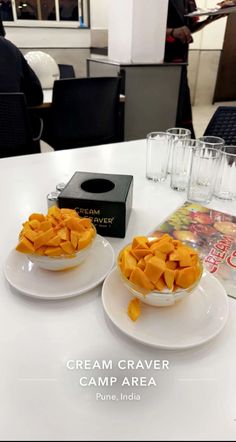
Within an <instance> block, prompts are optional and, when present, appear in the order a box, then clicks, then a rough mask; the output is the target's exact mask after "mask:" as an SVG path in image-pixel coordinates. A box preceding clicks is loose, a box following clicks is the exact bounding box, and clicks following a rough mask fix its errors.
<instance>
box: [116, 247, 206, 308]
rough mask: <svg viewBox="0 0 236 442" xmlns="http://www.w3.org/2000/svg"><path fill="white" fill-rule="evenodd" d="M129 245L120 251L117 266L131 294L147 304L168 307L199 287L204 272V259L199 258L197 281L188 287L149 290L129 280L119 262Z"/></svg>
mask: <svg viewBox="0 0 236 442" xmlns="http://www.w3.org/2000/svg"><path fill="white" fill-rule="evenodd" d="M126 248H127V246H125V247H124V248H123V249H122V250H121V252H120V253H119V256H118V259H117V268H118V271H119V274H120V277H121V280H122V282H123V284H124V285H125V287H126V288H127V289H128V291H129V293H130V295H132V296H135V297H136V298H139V299H140V300H141V301H142V302H144V303H145V304H149V305H152V306H155V307H166V306H170V305H173V304H175V303H176V302H178V301H180V300H181V299H183V298H185V297H186V296H188V295H190V293H192V292H193V290H194V289H195V288H196V287H197V285H198V284H199V282H200V280H201V277H202V273H203V265H202V261H201V259H200V258H199V275H198V278H197V279H196V281H195V282H194V283H193V284H192V285H191V286H189V287H188V288H185V289H184V288H179V289H177V290H175V291H171V290H169V289H165V290H162V291H158V290H153V291H151V292H150V291H148V290H146V289H144V288H142V287H139V286H137V285H135V284H133V283H132V282H131V281H129V279H128V278H126V277H125V276H124V274H123V273H122V271H121V268H120V265H119V262H120V256H121V254H122V252H123V251H124V249H126Z"/></svg>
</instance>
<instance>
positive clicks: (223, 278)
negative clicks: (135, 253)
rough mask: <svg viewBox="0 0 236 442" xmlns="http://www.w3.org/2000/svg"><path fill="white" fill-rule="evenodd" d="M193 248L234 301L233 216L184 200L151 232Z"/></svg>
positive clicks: (235, 244)
mask: <svg viewBox="0 0 236 442" xmlns="http://www.w3.org/2000/svg"><path fill="white" fill-rule="evenodd" d="M163 232H165V233H169V234H170V235H171V236H173V237H174V238H175V239H179V240H181V241H183V242H184V243H187V244H188V245H190V246H191V247H193V248H196V249H197V250H198V252H199V255H200V257H201V258H202V260H203V263H204V267H205V268H206V270H208V271H209V272H210V273H212V274H214V276H216V277H217V278H218V279H219V280H220V282H221V283H222V284H223V285H224V287H225V289H226V291H227V294H228V295H229V296H232V297H233V298H236V216H233V215H229V214H228V213H223V212H219V211H216V210H212V209H209V208H208V207H204V206H201V205H199V204H196V203H191V202H189V201H186V202H185V203H184V204H183V206H181V207H180V208H179V209H177V210H176V211H175V212H173V213H172V214H171V215H170V216H169V217H168V218H167V219H166V220H165V221H164V222H163V223H162V224H161V225H159V226H158V227H157V228H156V229H155V230H154V231H153V232H151V235H152V236H157V237H158V236H160V235H161V234H163Z"/></svg>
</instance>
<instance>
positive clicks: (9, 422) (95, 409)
mask: <svg viewBox="0 0 236 442" xmlns="http://www.w3.org/2000/svg"><path fill="white" fill-rule="evenodd" d="M77 170H79V171H90V172H101V173H116V174H132V175H134V199H133V210H132V213H131V218H130V221H129V225H128V229H127V233H126V237H125V239H118V238H108V239H109V241H110V243H111V244H112V246H113V247H114V250H115V253H117V252H118V250H120V248H121V247H122V246H123V245H124V244H126V243H127V242H129V240H130V239H131V238H132V237H133V236H134V235H140V234H141V235H142V234H146V233H147V232H149V231H150V230H152V229H153V228H154V227H155V226H156V225H157V224H158V223H160V222H161V221H162V220H163V219H164V218H165V217H167V216H168V215H169V214H170V213H171V212H172V211H173V210H174V209H175V208H177V207H178V206H180V205H181V204H182V203H183V202H184V201H185V199H186V195H185V194H184V193H179V192H175V191H173V190H171V189H170V186H169V180H167V181H166V182H165V183H162V184H155V183H151V182H149V181H147V180H146V179H145V141H143V140H140V141H133V142H125V143H121V144H115V145H107V146H102V147H92V148H81V149H74V150H69V151H59V152H52V153H51V152H50V153H44V154H37V155H31V156H25V157H18V158H9V159H8V158H5V159H1V160H0V180H1V186H0V201H1V217H0V223H1V238H2V240H1V247H0V259H1V265H2V266H3V264H4V262H5V260H6V257H7V256H8V254H9V252H10V251H11V250H12V249H13V248H14V246H15V244H16V241H17V237H18V233H19V230H20V226H21V223H22V222H23V221H24V220H25V219H26V218H27V217H28V215H29V214H30V213H32V212H36V211H37V212H45V211H46V210H47V201H46V195H47V194H48V193H49V192H50V191H52V190H54V189H55V187H56V184H57V183H59V182H67V181H68V180H69V179H70V178H71V176H72V175H73V173H74V172H75V171H77ZM210 207H212V208H215V209H218V210H223V211H226V212H230V213H231V214H234V215H235V214H236V206H235V203H234V204H233V203H228V204H227V203H220V202H218V201H216V200H213V201H212V203H211V204H210ZM0 284H1V286H0V343H1V345H0V348H1V351H0V359H1V362H0V370H1V376H0V398H1V399H0V438H1V440H155V441H156V440H235V438H236V394H235V392H236V351H235V345H236V300H234V299H232V298H229V308H230V314H229V319H228V322H227V324H226V326H225V328H224V329H223V331H222V332H221V333H220V334H219V335H218V336H217V337H216V338H214V339H213V340H212V341H211V342H209V343H208V344H205V345H202V346H200V347H197V348H194V349H190V350H185V351H166V350H159V349H154V348H151V347H148V346H146V345H143V344H141V343H138V342H136V341H134V340H132V339H131V338H128V337H126V336H125V335H124V334H123V333H122V332H121V331H119V330H118V329H117V328H116V327H115V326H114V325H113V324H112V323H111V321H110V320H109V319H108V318H107V317H106V314H105V312H104V310H103V306H102V302H101V297H100V294H101V285H100V286H99V287H97V288H95V289H93V290H92V291H90V292H89V293H86V294H84V295H81V296H78V297H75V298H72V299H65V300H61V301H44V300H35V299H32V298H28V297H26V296H22V295H21V294H19V293H17V292H16V291H15V290H13V289H12V288H11V287H10V286H9V284H8V283H7V281H6V280H5V278H4V275H3V272H2V273H1V278H0ZM71 359H78V360H82V361H85V360H90V361H94V360H99V361H100V362H101V361H102V360H109V359H112V360H113V361H118V360H129V359H130V360H135V361H137V360H142V361H144V360H148V361H150V360H153V359H155V360H158V359H160V360H163V359H167V360H169V364H170V369H169V370H168V371H167V370H160V371H159V372H158V373H156V372H154V370H152V369H151V370H144V372H143V373H142V375H144V376H148V377H150V376H155V378H156V379H157V386H156V387H146V388H144V387H142V388H141V392H140V389H135V388H134V390H133V392H134V393H137V392H139V393H140V395H141V399H140V401H135V400H131V401H114V402H113V401H101V400H96V393H97V391H101V388H96V387H81V386H80V385H79V377H80V375H81V374H80V373H79V372H78V371H77V372H75V371H70V370H68V368H67V367H66V364H67V361H68V360H71ZM95 374H96V375H100V376H101V375H104V372H99V373H98V372H97V371H96V372H94V371H86V376H92V375H95ZM139 374H140V373H139ZM105 375H109V373H107V372H105ZM111 375H114V376H116V375H117V376H122V377H123V376H125V375H127V376H130V373H128V372H126V371H125V372H124V373H117V371H116V370H115V369H114V371H113V372H112V373H111ZM105 390H106V389H105ZM105 390H103V392H106V393H109V389H108V391H105Z"/></svg>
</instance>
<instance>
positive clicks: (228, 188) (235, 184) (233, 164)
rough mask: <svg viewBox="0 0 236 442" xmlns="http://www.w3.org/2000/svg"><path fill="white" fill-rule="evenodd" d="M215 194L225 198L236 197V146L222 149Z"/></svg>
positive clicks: (233, 198) (217, 196)
mask: <svg viewBox="0 0 236 442" xmlns="http://www.w3.org/2000/svg"><path fill="white" fill-rule="evenodd" d="M214 196H216V198H220V199H224V200H235V199H236V146H224V147H223V149H222V150H221V155H220V160H219V169H218V174H217V178H216V182H215V189H214Z"/></svg>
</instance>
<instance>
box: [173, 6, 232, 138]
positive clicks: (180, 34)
mask: <svg viewBox="0 0 236 442" xmlns="http://www.w3.org/2000/svg"><path fill="white" fill-rule="evenodd" d="M235 1H236V0H235ZM196 10H197V5H196V3H195V1H194V0H169V5H168V15H167V29H166V45H165V57H164V61H165V62H168V63H181V62H183V63H188V53H189V44H190V43H192V42H193V37H192V34H193V33H194V32H197V31H200V30H201V29H203V28H204V27H205V26H206V25H208V24H210V23H212V22H214V21H215V20H217V19H218V18H220V17H222V15H220V16H212V15H211V16H208V17H207V19H205V20H202V21H199V20H198V17H196V16H195V17H186V14H189V13H192V12H194V11H196ZM176 125H177V126H178V127H183V128H186V129H189V130H190V131H191V134H192V138H195V133H194V128H193V123H192V106H191V98H190V90H189V85H188V76H187V66H183V69H182V75H181V82H180V93H179V102H178V109H177V119H176Z"/></svg>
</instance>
